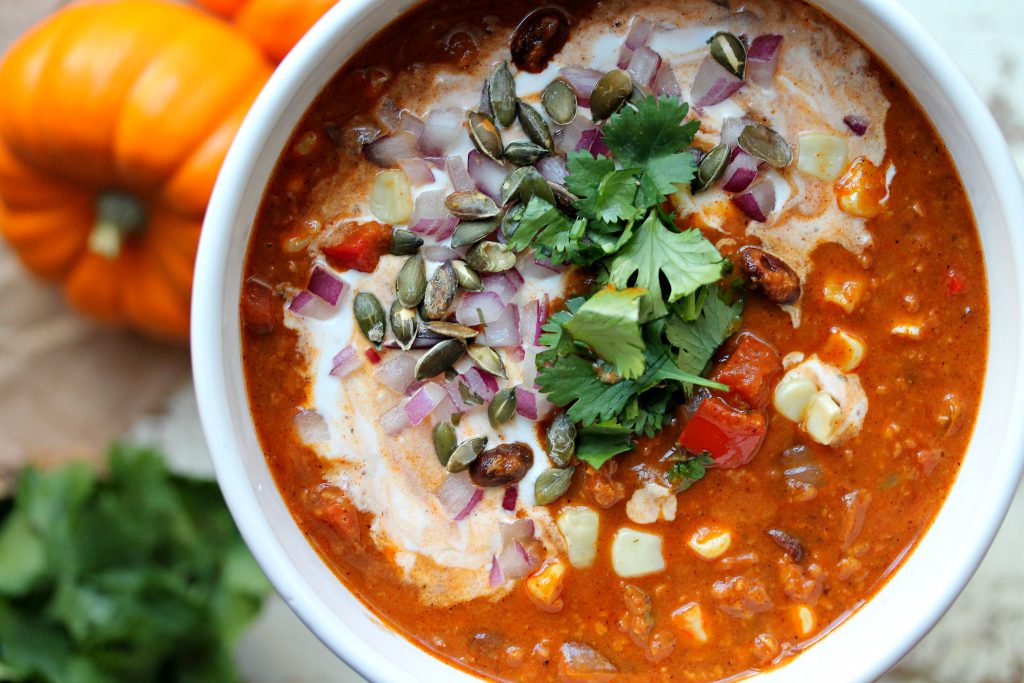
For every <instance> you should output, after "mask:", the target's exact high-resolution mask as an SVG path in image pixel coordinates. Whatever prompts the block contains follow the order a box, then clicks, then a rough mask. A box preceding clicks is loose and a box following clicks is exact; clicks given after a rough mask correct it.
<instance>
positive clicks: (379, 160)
mask: <svg viewBox="0 0 1024 683" xmlns="http://www.w3.org/2000/svg"><path fill="white" fill-rule="evenodd" d="M363 156H365V157H366V158H367V159H368V160H369V161H371V162H373V163H374V164H377V165H378V166H382V167H384V168H393V167H394V166H395V164H397V163H398V160H399V159H411V158H414V157H417V156H419V152H418V151H417V149H416V137H415V136H414V135H413V134H412V133H409V132H401V133H395V134H394V135H385V136H383V137H379V138H377V139H376V140H374V141H373V142H371V143H369V144H366V145H363Z"/></svg>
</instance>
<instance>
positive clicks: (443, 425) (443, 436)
mask: <svg viewBox="0 0 1024 683" xmlns="http://www.w3.org/2000/svg"><path fill="white" fill-rule="evenodd" d="M431 436H432V437H433V439H434V453H435V454H436V455H437V460H438V462H440V463H441V466H442V467H447V466H448V460H449V459H450V458H451V457H452V451H454V450H455V441H456V439H455V427H454V426H453V425H452V423H451V422H448V421H447V420H445V421H444V422H438V423H437V424H436V425H434V431H433V432H432V434H431Z"/></svg>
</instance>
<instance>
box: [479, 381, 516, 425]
mask: <svg viewBox="0 0 1024 683" xmlns="http://www.w3.org/2000/svg"><path fill="white" fill-rule="evenodd" d="M517 403H518V401H517V400H516V390H515V387H509V388H506V389H502V390H501V391H499V392H498V393H496V394H495V395H494V398H492V399H491V404H490V405H489V406H487V419H488V421H490V423H491V426H492V427H494V428H495V429H497V428H498V427H499V426H501V425H503V424H505V423H506V422H508V421H509V420H511V419H512V417H513V416H514V415H515V414H516V404H517Z"/></svg>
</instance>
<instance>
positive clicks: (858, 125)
mask: <svg viewBox="0 0 1024 683" xmlns="http://www.w3.org/2000/svg"><path fill="white" fill-rule="evenodd" d="M843 123H845V124H846V127H847V128H849V129H850V130H851V131H853V134H854V135H856V136H858V137H863V136H864V135H865V134H866V133H867V132H868V126H870V125H871V122H870V121H868V120H867V119H866V118H865V117H863V116H858V115H857V114H850V115H849V116H847V117H846V118H845V119H843Z"/></svg>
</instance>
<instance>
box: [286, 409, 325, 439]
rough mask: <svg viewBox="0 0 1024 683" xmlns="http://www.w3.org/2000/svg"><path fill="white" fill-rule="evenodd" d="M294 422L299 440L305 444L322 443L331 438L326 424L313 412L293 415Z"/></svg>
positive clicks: (302, 411) (300, 412)
mask: <svg viewBox="0 0 1024 683" xmlns="http://www.w3.org/2000/svg"><path fill="white" fill-rule="evenodd" d="M294 422H295V430H296V431H297V432H298V433H299V438H300V439H302V440H303V441H304V442H306V443H323V442H324V441H327V440H328V439H330V438H331V432H330V431H329V430H328V429H327V422H325V421H324V418H323V416H321V415H320V413H318V412H316V411H315V410H311V409H305V410H300V411H299V412H298V413H296V414H295V418H294Z"/></svg>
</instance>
